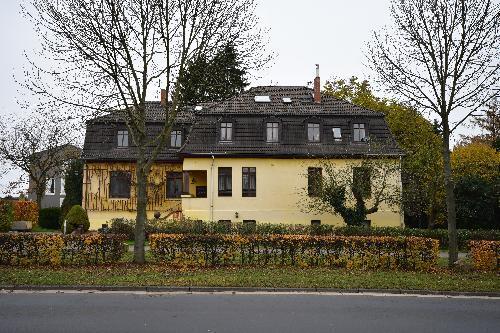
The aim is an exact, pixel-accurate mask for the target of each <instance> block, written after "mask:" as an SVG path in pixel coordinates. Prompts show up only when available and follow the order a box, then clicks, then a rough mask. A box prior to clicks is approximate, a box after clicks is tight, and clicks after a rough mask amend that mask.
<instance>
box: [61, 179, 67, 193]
mask: <svg viewBox="0 0 500 333" xmlns="http://www.w3.org/2000/svg"><path fill="white" fill-rule="evenodd" d="M60 193H61V195H66V191H65V190H64V175H62V176H61V192H60Z"/></svg>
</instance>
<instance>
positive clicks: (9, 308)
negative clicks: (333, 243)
mask: <svg viewBox="0 0 500 333" xmlns="http://www.w3.org/2000/svg"><path fill="white" fill-rule="evenodd" d="M499 331H500V299H498V298H496V299H482V298H447V297H415V296H369V295H338V294H333V295H326V294H239V293H237V294H208V293H198V294H186V293H172V294H123V293H94V294H92V293H90V294H89V293H0V332H71V333H76V332H206V333H207V332H208V333H213V332H219V333H221V332H308V333H312V332H404V333H410V332H419V333H422V332H454V333H457V332H499Z"/></svg>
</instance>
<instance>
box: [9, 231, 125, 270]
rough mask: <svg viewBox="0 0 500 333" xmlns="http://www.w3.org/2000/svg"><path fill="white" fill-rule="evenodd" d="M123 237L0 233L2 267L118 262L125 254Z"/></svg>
mask: <svg viewBox="0 0 500 333" xmlns="http://www.w3.org/2000/svg"><path fill="white" fill-rule="evenodd" d="M125 239H126V237H125V236H124V235H103V234H85V235H66V236H65V235H62V234H60V233H5V234H0V264H1V265H15V266H17V265H50V266H58V265H68V264H69V265H74V264H77V265H79V264H87V265H88V264H90V265H97V264H101V263H112V262H117V261H118V260H120V259H121V257H122V256H123V254H124V253H125V251H126V245H125V244H124V241H125Z"/></svg>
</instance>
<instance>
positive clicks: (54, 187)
mask: <svg viewBox="0 0 500 333" xmlns="http://www.w3.org/2000/svg"><path fill="white" fill-rule="evenodd" d="M81 153H82V150H81V149H80V148H78V147H76V146H73V145H70V144H68V145H64V146H58V147H57V153H56V154H57V156H53V154H52V155H51V156H50V159H51V162H49V163H50V165H53V164H55V163H54V162H53V160H57V161H58V162H57V164H60V165H61V167H51V168H50V170H48V172H47V174H48V177H47V183H46V186H45V193H44V195H43V197H42V201H41V207H40V208H49V207H61V205H62V202H63V200H64V197H65V196H66V193H65V192H64V177H65V175H64V171H65V170H64V165H65V162H67V161H69V160H72V159H78V158H80V155H81ZM36 155H37V156H36V157H35V158H36V159H41V160H43V159H44V158H49V157H47V156H48V152H47V151H41V152H38V153H36ZM41 164H43V163H41ZM37 165H40V164H38V163H36V164H35V165H34V166H33V167H35V168H36V167H37ZM36 197H37V195H36V189H35V182H34V181H33V179H31V178H30V180H29V185H28V200H33V201H36Z"/></svg>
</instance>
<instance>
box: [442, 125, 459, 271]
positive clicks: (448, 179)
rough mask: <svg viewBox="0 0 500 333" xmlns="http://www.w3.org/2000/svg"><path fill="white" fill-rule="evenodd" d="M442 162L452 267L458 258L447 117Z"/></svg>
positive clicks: (450, 263)
mask: <svg viewBox="0 0 500 333" xmlns="http://www.w3.org/2000/svg"><path fill="white" fill-rule="evenodd" d="M443 164H444V186H445V190H446V208H447V213H448V243H449V244H448V247H449V254H448V266H450V267H452V266H453V265H455V262H456V261H457V260H458V246H457V221H456V212H455V193H454V191H453V190H454V184H453V178H452V175H451V161H450V129H449V125H448V119H446V120H445V119H443Z"/></svg>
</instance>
